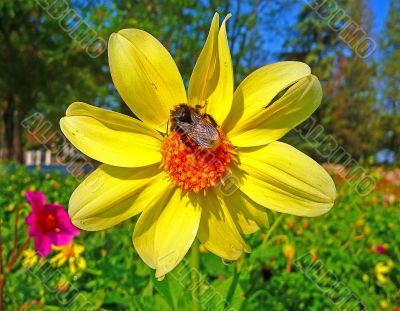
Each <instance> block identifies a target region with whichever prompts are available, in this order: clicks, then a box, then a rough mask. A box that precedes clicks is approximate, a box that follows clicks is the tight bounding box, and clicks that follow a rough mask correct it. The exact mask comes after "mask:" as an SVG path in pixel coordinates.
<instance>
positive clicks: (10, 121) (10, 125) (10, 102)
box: [3, 94, 15, 161]
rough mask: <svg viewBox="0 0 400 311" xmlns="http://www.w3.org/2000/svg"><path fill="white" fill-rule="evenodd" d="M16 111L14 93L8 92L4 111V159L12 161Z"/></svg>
mask: <svg viewBox="0 0 400 311" xmlns="http://www.w3.org/2000/svg"><path fill="white" fill-rule="evenodd" d="M14 112H15V101H14V96H13V95H12V94H8V95H7V97H6V101H5V109H4V113H3V122H4V153H3V160H4V161H11V160H12V159H13V149H14V148H13V147H14V146H13V145H14V143H13V134H14V126H15V124H14Z"/></svg>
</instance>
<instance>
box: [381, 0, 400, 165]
mask: <svg viewBox="0 0 400 311" xmlns="http://www.w3.org/2000/svg"><path fill="white" fill-rule="evenodd" d="M398 12H400V2H399V1H396V0H391V1H390V9H389V16H388V18H387V21H386V25H385V30H384V35H383V40H382V41H381V46H382V51H383V57H382V68H381V77H382V79H381V85H382V95H383V100H382V104H381V109H382V114H381V117H382V121H381V124H382V128H383V131H384V135H383V139H382V141H381V144H380V148H382V149H383V148H387V149H389V150H391V151H392V152H394V158H395V161H396V162H399V161H400V15H399V13H398Z"/></svg>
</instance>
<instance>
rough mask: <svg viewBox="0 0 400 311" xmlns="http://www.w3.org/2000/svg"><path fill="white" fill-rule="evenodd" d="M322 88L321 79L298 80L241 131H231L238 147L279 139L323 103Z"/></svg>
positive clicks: (307, 78)
mask: <svg viewBox="0 0 400 311" xmlns="http://www.w3.org/2000/svg"><path fill="white" fill-rule="evenodd" d="M321 98H322V89H321V85H320V83H319V81H318V79H317V78H316V77H315V76H313V75H310V76H307V77H305V78H301V79H300V80H298V81H297V82H296V83H295V84H294V85H293V86H291V87H290V88H289V89H288V90H287V92H286V93H285V94H284V95H283V96H282V97H281V98H280V99H278V100H277V101H276V102H274V103H273V104H272V105H269V106H267V107H266V108H265V109H264V110H263V112H261V113H260V114H259V116H258V118H257V117H256V118H255V119H253V121H252V125H250V124H248V126H247V127H243V128H242V129H241V130H237V131H235V130H234V131H232V133H230V134H229V138H230V140H231V142H232V143H233V144H234V145H235V146H240V147H252V146H261V145H265V144H268V143H270V142H272V141H275V140H277V139H279V138H281V137H282V136H283V135H285V134H286V133H287V132H289V131H290V130H291V129H292V128H294V127H295V126H296V125H298V124H300V123H301V122H303V121H304V120H306V119H307V118H308V117H309V116H310V115H311V114H312V113H313V112H314V111H315V110H316V109H317V107H318V106H319V104H320V103H321Z"/></svg>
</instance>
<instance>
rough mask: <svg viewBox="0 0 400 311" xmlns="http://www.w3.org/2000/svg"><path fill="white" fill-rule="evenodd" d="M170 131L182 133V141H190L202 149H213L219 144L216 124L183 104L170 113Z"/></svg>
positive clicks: (206, 116) (207, 116) (206, 115)
mask: <svg viewBox="0 0 400 311" xmlns="http://www.w3.org/2000/svg"><path fill="white" fill-rule="evenodd" d="M170 121H171V130H172V131H176V132H180V133H182V136H181V138H182V140H183V141H186V140H187V139H190V140H191V141H192V142H194V143H195V144H196V145H197V146H199V147H200V148H204V149H211V148H215V147H217V146H218V145H219V143H220V137H219V132H218V130H217V124H216V123H215V121H214V120H213V119H212V118H211V116H209V115H208V114H201V113H200V112H199V111H198V110H197V109H194V108H191V107H189V106H187V105H185V104H181V105H179V106H178V107H177V108H176V109H174V110H173V111H171V119H170Z"/></svg>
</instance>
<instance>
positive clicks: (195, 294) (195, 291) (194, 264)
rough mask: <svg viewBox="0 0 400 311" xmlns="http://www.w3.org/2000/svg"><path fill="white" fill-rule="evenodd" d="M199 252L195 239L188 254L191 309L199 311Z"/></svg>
mask: <svg viewBox="0 0 400 311" xmlns="http://www.w3.org/2000/svg"><path fill="white" fill-rule="evenodd" d="M199 255H200V252H199V242H198V241H197V239H196V241H195V242H194V243H193V245H192V251H191V254H190V267H191V274H192V310H193V311H200V256H199Z"/></svg>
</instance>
